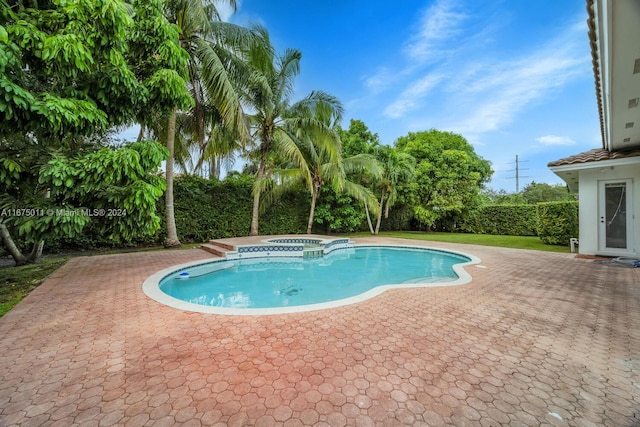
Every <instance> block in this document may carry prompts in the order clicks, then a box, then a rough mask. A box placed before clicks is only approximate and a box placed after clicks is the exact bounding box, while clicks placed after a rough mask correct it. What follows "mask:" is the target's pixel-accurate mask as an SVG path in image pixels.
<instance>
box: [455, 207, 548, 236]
mask: <svg viewBox="0 0 640 427" xmlns="http://www.w3.org/2000/svg"><path fill="white" fill-rule="evenodd" d="M537 224H538V212H537V208H536V205H489V206H484V207H482V208H480V209H478V210H476V211H473V212H471V213H470V214H469V216H468V218H467V219H466V221H465V223H464V224H463V225H462V229H463V231H466V232H470V233H477V234H499V235H507V236H537V235H538V231H537Z"/></svg>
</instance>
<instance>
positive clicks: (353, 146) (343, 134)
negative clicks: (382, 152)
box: [338, 119, 380, 157]
mask: <svg viewBox="0 0 640 427" xmlns="http://www.w3.org/2000/svg"><path fill="white" fill-rule="evenodd" d="M338 132H339V133H340V140H341V141H342V155H343V156H344V157H351V156H355V155H358V154H371V153H372V152H373V150H374V149H375V148H376V147H378V146H379V145H380V138H379V137H378V134H377V133H372V132H371V131H370V130H369V128H368V127H367V125H365V124H364V122H363V121H362V120H355V119H351V121H350V122H349V129H347V130H344V129H339V130H338Z"/></svg>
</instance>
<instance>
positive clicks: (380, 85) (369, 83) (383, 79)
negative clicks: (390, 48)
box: [363, 68, 397, 93]
mask: <svg viewBox="0 0 640 427" xmlns="http://www.w3.org/2000/svg"><path fill="white" fill-rule="evenodd" d="M396 79H397V76H396V75H394V74H393V73H391V72H390V71H389V69H388V68H381V69H380V70H378V72H377V73H376V74H374V75H373V76H370V77H364V78H363V80H364V85H365V86H366V87H367V88H369V89H371V90H372V91H373V93H378V92H380V91H382V90H384V89H386V88H387V87H388V86H389V85H390V84H392V83H393V82H394V81H395V80H396Z"/></svg>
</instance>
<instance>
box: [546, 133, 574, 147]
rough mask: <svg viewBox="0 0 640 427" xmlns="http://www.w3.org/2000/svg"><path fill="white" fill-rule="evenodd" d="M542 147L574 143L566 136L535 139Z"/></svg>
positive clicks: (548, 136) (547, 136)
mask: <svg viewBox="0 0 640 427" xmlns="http://www.w3.org/2000/svg"><path fill="white" fill-rule="evenodd" d="M536 141H538V142H539V143H540V144H542V145H574V144H575V143H576V142H575V141H574V140H573V139H571V138H569V137H567V136H557V135H545V136H541V137H540V138H536Z"/></svg>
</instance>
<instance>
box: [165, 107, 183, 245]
mask: <svg viewBox="0 0 640 427" xmlns="http://www.w3.org/2000/svg"><path fill="white" fill-rule="evenodd" d="M176 114H177V113H176V110H175V109H174V110H173V111H172V112H171V115H170V116H169V123H168V125H167V149H168V150H169V158H168V159H167V167H166V173H165V174H166V180H167V191H166V193H165V196H164V201H165V205H164V206H165V210H166V219H167V237H166V239H165V241H164V247H165V248H175V247H178V246H180V245H181V243H180V240H178V232H177V230H176V217H175V212H174V209H173V154H174V148H175V147H174V145H175V140H176Z"/></svg>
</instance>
